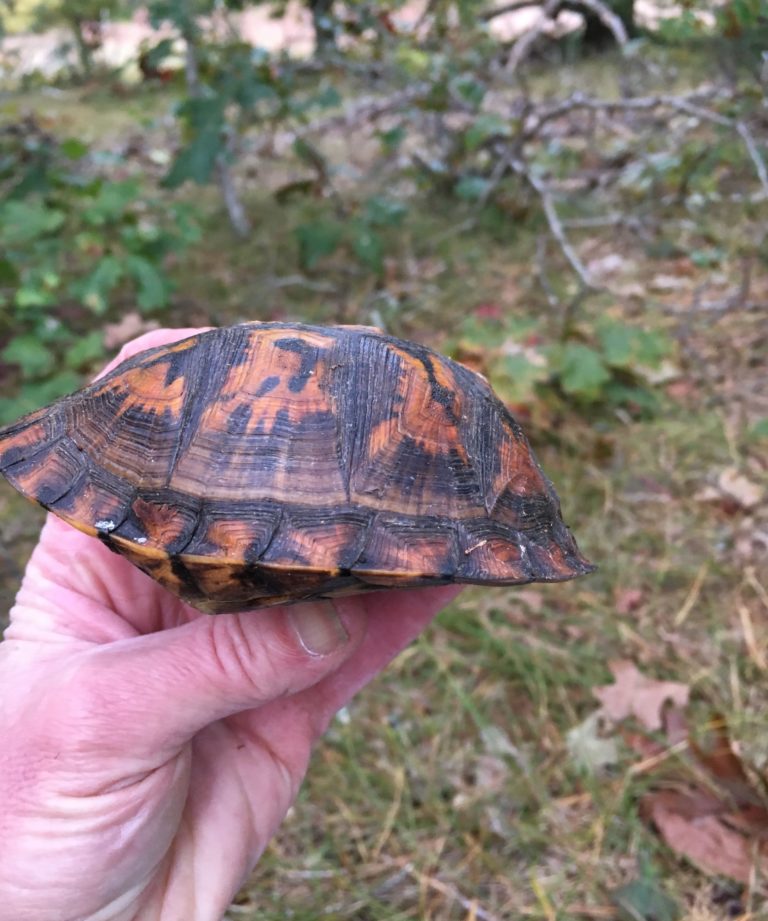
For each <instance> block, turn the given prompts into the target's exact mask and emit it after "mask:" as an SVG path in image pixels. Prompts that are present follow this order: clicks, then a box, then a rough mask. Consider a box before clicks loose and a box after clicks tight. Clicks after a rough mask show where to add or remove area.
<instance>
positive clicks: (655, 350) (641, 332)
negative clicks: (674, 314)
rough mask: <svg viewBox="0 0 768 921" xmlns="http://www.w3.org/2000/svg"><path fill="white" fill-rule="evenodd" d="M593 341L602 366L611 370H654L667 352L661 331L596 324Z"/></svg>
mask: <svg viewBox="0 0 768 921" xmlns="http://www.w3.org/2000/svg"><path fill="white" fill-rule="evenodd" d="M597 337H598V339H599V341H600V346H601V349H602V352H603V357H604V360H605V363H606V364H608V365H610V366H611V367H614V368H630V369H631V368H633V367H637V366H638V365H644V366H646V367H656V366H658V364H659V363H660V362H661V360H662V359H663V358H665V357H666V356H667V355H668V354H669V353H670V351H671V342H670V340H669V338H668V337H667V334H666V333H665V332H664V331H663V330H649V329H641V328H640V327H638V326H629V325H627V324H626V323H620V322H616V321H614V320H604V321H603V322H602V323H600V325H599V326H598V328H597Z"/></svg>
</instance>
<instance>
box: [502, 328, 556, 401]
mask: <svg viewBox="0 0 768 921" xmlns="http://www.w3.org/2000/svg"><path fill="white" fill-rule="evenodd" d="M498 341H499V340H498V332H497V334H496V338H495V342H494V344H498ZM549 373H550V372H549V367H548V366H547V363H546V362H541V363H540V364H536V363H534V362H533V361H531V360H530V358H528V357H526V355H525V354H524V353H522V352H521V353H519V354H516V355H505V356H504V357H503V358H502V359H500V361H498V362H497V363H495V364H494V365H493V368H492V369H491V379H492V381H493V384H494V386H496V387H497V389H498V390H499V391H500V393H501V395H502V396H503V397H504V399H505V400H508V401H510V402H512V403H525V402H527V401H528V400H530V399H531V397H532V396H533V394H534V392H535V389H536V384H538V383H541V382H542V381H545V380H546V379H547V378H548V377H549Z"/></svg>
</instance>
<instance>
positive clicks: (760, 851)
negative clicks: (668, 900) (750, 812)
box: [642, 791, 768, 883]
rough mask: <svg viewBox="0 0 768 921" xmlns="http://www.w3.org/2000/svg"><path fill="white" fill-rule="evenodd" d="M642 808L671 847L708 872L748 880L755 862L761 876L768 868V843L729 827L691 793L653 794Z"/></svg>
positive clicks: (663, 792)
mask: <svg viewBox="0 0 768 921" xmlns="http://www.w3.org/2000/svg"><path fill="white" fill-rule="evenodd" d="M642 808H643V812H644V814H645V817H646V818H647V819H648V820H650V821H651V822H653V824H654V825H655V826H656V828H657V829H658V831H659V834H660V835H661V837H662V838H663V839H664V841H665V842H666V843H667V844H668V845H669V847H671V848H672V850H673V851H675V852H676V853H677V854H680V855H681V856H683V857H685V858H686V859H687V860H690V862H691V863H693V864H695V865H696V866H697V867H698V868H699V869H700V870H703V871H704V872H705V873H711V874H718V875H723V876H729V877H731V879H735V880H738V881H739V882H742V883H748V882H749V881H750V878H751V877H752V874H753V870H754V868H755V865H757V866H758V868H759V869H760V875H761V876H764V875H765V873H766V871H768V846H766V844H765V843H762V844H760V843H758V842H755V841H751V840H750V839H749V838H747V837H746V836H744V835H743V834H741V833H740V832H738V831H736V830H735V829H733V828H730V827H728V825H727V824H725V822H724V821H723V817H722V816H718V815H715V814H714V813H713V811H712V810H711V809H710V808H708V807H707V806H706V805H705V804H704V802H700V803H699V802H697V801H696V800H695V799H693V798H692V796H691V794H688V793H683V792H676V791H662V792H660V793H649V794H648V795H647V796H646V797H644V799H643V801H642Z"/></svg>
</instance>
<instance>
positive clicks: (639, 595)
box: [616, 588, 645, 615]
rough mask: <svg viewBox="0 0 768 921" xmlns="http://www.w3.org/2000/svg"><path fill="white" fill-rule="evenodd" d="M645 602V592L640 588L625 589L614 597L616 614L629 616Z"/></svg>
mask: <svg viewBox="0 0 768 921" xmlns="http://www.w3.org/2000/svg"><path fill="white" fill-rule="evenodd" d="M644 600H645V592H644V591H643V590H642V589H641V588H625V589H622V591H620V592H619V593H618V595H617V596H616V612H617V613H618V614H624V615H626V614H631V613H632V612H633V611H636V610H637V609H638V608H639V607H640V605H641V604H642V603H643V601H644Z"/></svg>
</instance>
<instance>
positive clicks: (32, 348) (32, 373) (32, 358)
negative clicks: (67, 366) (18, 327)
mask: <svg viewBox="0 0 768 921" xmlns="http://www.w3.org/2000/svg"><path fill="white" fill-rule="evenodd" d="M0 355H1V356H2V358H3V360H4V361H6V362H8V364H11V365H18V366H19V368H21V373H22V376H23V377H24V378H25V379H26V380H36V379H38V378H41V377H46V376H47V375H48V374H50V373H51V371H52V370H53V368H54V366H55V364H56V359H55V357H54V355H53V352H51V350H50V349H48V348H46V346H44V345H43V344H42V343H41V342H40V341H39V340H38V339H37V337H36V336H31V335H22V336H14V338H13V339H11V341H10V342H9V343H8V345H6V347H5V348H4V349H3V351H2V353H0Z"/></svg>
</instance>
